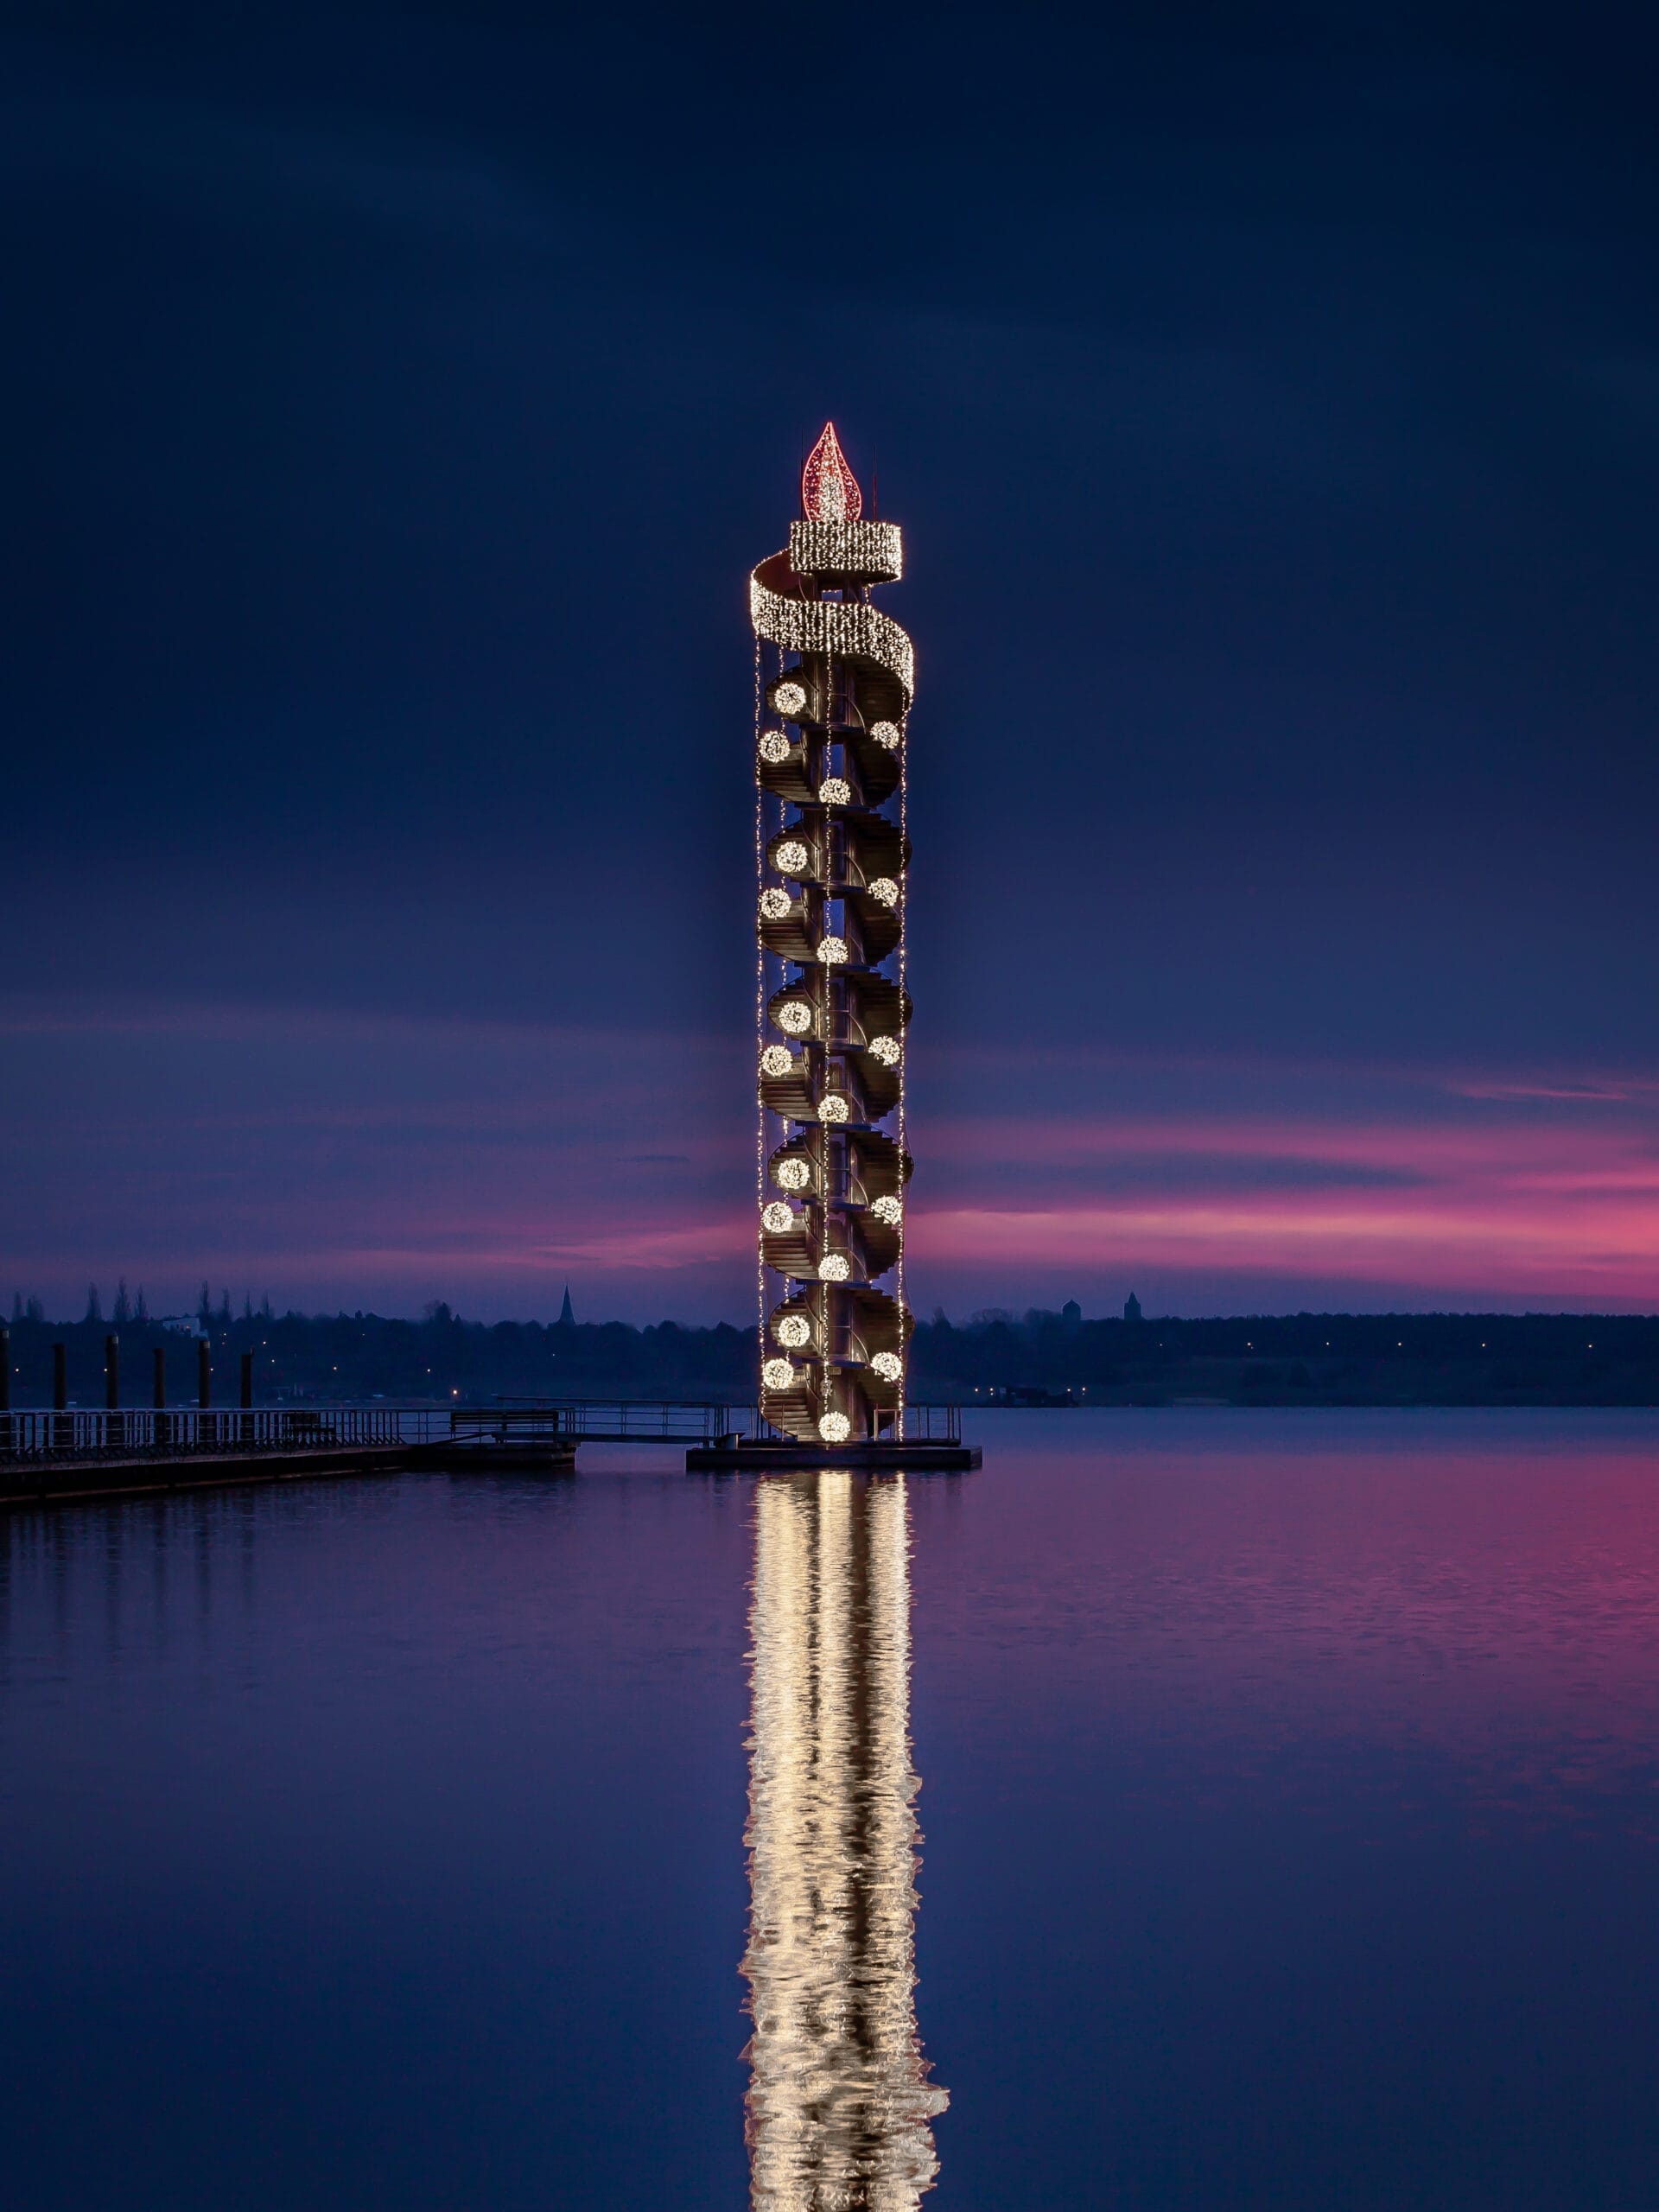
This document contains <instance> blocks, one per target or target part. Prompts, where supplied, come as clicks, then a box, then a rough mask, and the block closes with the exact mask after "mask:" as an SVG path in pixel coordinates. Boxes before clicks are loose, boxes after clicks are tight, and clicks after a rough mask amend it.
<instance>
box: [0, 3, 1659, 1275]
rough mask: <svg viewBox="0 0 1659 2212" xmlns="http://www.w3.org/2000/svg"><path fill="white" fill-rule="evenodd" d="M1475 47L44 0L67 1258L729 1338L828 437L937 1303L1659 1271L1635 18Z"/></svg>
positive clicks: (45, 450) (42, 231)
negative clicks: (765, 656)
mask: <svg viewBox="0 0 1659 2212" xmlns="http://www.w3.org/2000/svg"><path fill="white" fill-rule="evenodd" d="M31 16H32V22H31ZM1447 16H1448V11H1446V10H1440V9H1424V10H1407V9H1389V8H1373V9H1361V8H1351V9H1346V10H1311V9H1308V10H1225V11H1223V10H1217V11H1215V12H1214V13H1211V12H1210V11H1206V10H1198V9H1185V10H1183V9H1180V8H1175V9H1165V10H1160V11H1157V12H1156V13H1155V14H1154V13H1152V12H1150V11H1148V13H1147V15H1146V16H1145V17H1144V18H1141V17H1136V16H1130V15H1128V14H1122V15H1119V16H1105V17H1100V16H1085V15H1084V14H1083V13H1082V12H1078V13H1076V14H1073V13H1070V12H1059V11H1051V10H1019V11H1014V10H1009V11H1007V12H1006V13H1002V14H995V13H988V12H983V11H979V12H976V11H973V10H967V11H964V10H898V11H896V12H880V13H878V12H876V11H871V12H870V13H869V14H868V15H867V16H860V15H857V14H855V13H852V12H848V13H844V14H842V15H839V16H837V15H834V14H831V13H829V12H827V11H826V12H822V13H810V12H802V11H793V12H789V13H783V14H779V15H778V16H775V17H773V18H771V19H766V20H763V19H761V18H760V17H758V16H756V15H755V14H754V13H753V11H749V10H744V11H731V12H729V13H709V11H686V12H685V13H683V14H673V15H670V14H665V13H662V12H658V11H656V10H628V11H612V12H608V13H605V14H603V15H601V16H597V17H595V18H594V19H592V20H588V21H585V22H578V21H576V20H575V19H574V18H572V17H569V16H562V15H561V14H560V13H559V11H557V10H537V11H529V10H525V11H519V10H512V9H505V8H499V7H496V8H492V7H489V6H481V7H480V6H470V7H468V8H467V9H465V10H460V9H454V10H445V9H439V8H427V9H421V10H401V11H396V12H394V11H391V10H386V11H382V12H375V11H372V10H346V11H341V10H336V9H332V8H331V9H326V10H325V9H321V8H317V9H310V8H308V7H305V6H303V5H296V6H288V7H284V8H283V9H282V10H259V9H254V10H249V11H246V12H245V13H244V14H243V15H241V16H238V18H236V19H235V20H234V21H226V20H222V19H219V18H218V17H215V16H207V15H206V14H205V13H203V12H202V11H197V10H165V9H161V8H156V9H149V10H143V11H134V10H120V11H102V10H77V9H73V8H70V9H67V10H65V9H54V10H51V11H47V10H34V11H30V10H12V11H10V16H9V22H10V26H11V28H10V30H9V31H8V33H7V34H6V35H5V37H4V41H3V50H0V61H3V79H4V81H5V84H6V86H7V87H8V90H7V92H6V93H5V95H4V105H5V113H4V116H3V126H4V128H3V147H4V151H3V155H0V161H3V165H4V175H5V191H4V195H3V207H4V216H3V223H4V229H3V238H0V246H3V254H4V265H5V268H6V270H7V273H8V280H9V283H8V290H9V298H10V309H11V312H10V315H9V317H8V323H9V327H10V340H9V343H8V346H7V349H6V355H5V359H4V363H3V366H0V379H3V400H4V404H5V413H6V420H7V422H8V423H9V425H10V429H11V433H12V435H11V438H10V448H11V457H12V466H11V468H10V470H9V472H8V485H7V491H6V499H5V508H6V512H5V523H6V528H7V535H8V537H9V540H10V554H9V560H8V582H7V593H6V601H7V616H8V620H7V624H6V627H7V632H8V650H7V652H6V655H5V665H4V676H3V682H4V686H5V709H6V711H5V728H6V730H7V734H8V739H9V742H8V744H7V746H6V748H5V758H4V771H3V777H4V791H5V801H4V810H5V819H6V824H7V840H6V846H7V877H8V887H7V897H6V905H5V912H6V932H5V967H4V985H3V995H0V1022H3V1028H0V1055H3V1065H0V1075H3V1098H4V1105H3V1109H0V1111H3V1113H4V1116H5V1128H4V1129H3V1130H0V1137H3V1139H4V1141H5V1143H6V1147H7V1149H8V1150H9V1152H10V1154H11V1162H10V1166H9V1167H8V1169H7V1172H6V1174H5V1177H4V1180H3V1186H0V1262H5V1263H9V1265H10V1275H11V1277H12V1278H13V1279H15V1281H16V1287H20V1288H22V1290H24V1291H25V1292H29V1291H31V1290H36V1289H38V1290H39V1291H41V1293H42V1294H45V1295H47V1296H48V1300H49V1302H50V1301H53V1300H56V1301H57V1302H62V1300H64V1299H67V1297H68V1296H69V1295H70V1294H71V1292H72V1290H73V1291H76V1292H78V1291H79V1288H80V1287H81V1286H84V1283H85V1281H86V1277H87V1276H88V1274H94V1275H99V1276H101V1277H105V1278H108V1277H111V1276H112V1275H113V1274H115V1273H116V1272H117V1271H118V1270H122V1271H125V1272H127V1273H128V1274H131V1275H134V1276H145V1277H148V1278H149V1279H151V1280H152V1281H153V1282H154V1284H155V1286H156V1294H159V1295H160V1296H162V1298H163V1299H166V1298H168V1297H169V1296H170V1295H171V1294H172V1290H171V1288H170V1287H171V1286H176V1287H177V1290H178V1293H179V1294H180V1295H181V1296H182V1294H183V1292H184V1291H185V1290H186V1289H188V1288H192V1287H193V1286H194V1281H195V1279H196V1278H197V1277H198V1276H199V1275H200V1274H202V1273H204V1272H205V1273H208V1274H212V1276H213V1279H214V1281H215V1283H216V1284H217V1283H218V1281H219V1279H220V1278H221V1277H224V1278H225V1279H226V1281H228V1282H229V1283H230V1285H231V1286H232V1288H233V1289H234V1290H235V1291H236V1292H237V1294H238V1295H239V1294H240V1292H241V1290H242V1288H243V1287H251V1288H252V1289H253V1290H254V1293H255V1294H256V1295H257V1294H259V1293H260V1292H261V1291H262V1290H264V1289H265V1288H270V1291H271V1292H272V1294H273V1295H275V1296H276V1297H277V1300H278V1302H279V1303H286V1302H290V1301H291V1302H296V1303H302V1304H308V1305H309V1304H318V1303H325V1302H326V1303H328V1304H334V1303H344V1304H346V1305H357V1304H359V1303H365V1302H370V1301H371V1300H372V1301H373V1302H377V1303H379V1304H382V1305H391V1306H403V1307H404V1308H405V1309H407V1308H409V1307H411V1306H417V1305H418V1304H419V1303H420V1301H421V1300H422V1299H423V1298H424V1297H429V1296H438V1295H448V1296H451V1297H455V1298H458V1299H459V1300H460V1302H461V1304H462V1305H463V1306H466V1307H467V1308H468V1309H469V1310H473V1311H484V1312H519V1313H527V1312H538V1311H550V1310H553V1308H554V1307H555V1306H556V1300H557V1294H558V1290H559V1288H560V1287H561V1286H562V1284H563V1280H564V1278H565V1276H566V1275H567V1274H568V1275H569V1276H570V1277H571V1278H572V1279H573V1281H575V1283H576V1284H577V1285H578V1286H580V1287H581V1288H582V1293H583V1296H584V1298H585V1301H586V1303H587V1306H588V1309H589V1310H592V1311H601V1310H604V1311H610V1310H613V1311H618V1312H626V1313H633V1314H638V1315H640V1316H644V1315H645V1314H654V1313H659V1312H671V1313H682V1314H685V1315H688V1316H690V1315H692V1314H705V1313H716V1312H723V1313H733V1314H740V1313H742V1311H743V1310H744V1298H745V1293H744V1289H743V1281H744V1276H745V1272H746V1269H745V1264H744V1258H743V1255H744V1253H745V1251H746V1250H747V1249H748V1245H749V1239H750V1234H751V1231H750V1228H749V1224H748V1216H747V1160H748V1144H749V1122H748V1114H749V1105H748V1101H749V1096H750V1089H751V1060H752V1047H751V1042H750V1037H749V1032H748V1028H747V992H748V988H749V983H750V978H751V974H752V969H751V941H750V937H749V925H750V919H751V895H752V886H751V881H750V874H749V856H748V855H749V847H748V839H749V815H748V804H749V798H748V794H749V773H750V747H749V734H748V733H749V682H750V664H749V644H748V639H747V623H746V620H745V611H744V584H745V579H746V575H747V569H749V567H750V566H751V565H752V564H753V563H754V562H755V561H757V560H758V559H760V558H761V557H762V556H764V555H766V553H768V552H770V551H771V550H772V549H773V548H774V547H775V546H776V545H778V544H779V543H781V542H782V537H783V533H784V531H785V527H786V524H787V522H788V520H789V518H790V516H791V513H792V512H793V511H794V501H795V475H796V471H797V469H798V461H799V455H800V452H801V448H802V443H803V441H804V440H809V439H810V438H811V437H812V436H814V435H816V434H817V429H818V428H819V427H820V426H821V424H822V423H823V420H824V419H825V417H826V416H834V417H835V419H836V423H837V424H838V426H839V427H840V429H841V430H842V435H843V438H844V441H845V443H846V445H847V448H848V451H849V455H850V457H851V459H852V461H853V463H854V466H855V467H856V468H857V469H858V470H859V472H860V474H861V477H862V479H863V481H864V484H865V488H866V491H867V493H868V490H869V489H870V478H871V474H872V469H873V465H874V462H875V461H876V458H877V455H878V453H879V461H880V501H881V509H882V512H883V513H884V514H885V515H890V516H891V517H893V518H894V519H897V520H899V521H900V522H902V523H903V524H905V526H906V543H907V552H908V562H909V575H908V577H907V580H906V583H905V584H904V585H903V586H902V587H901V588H899V589H898V590H896V591H894V592H893V593H890V594H887V603H888V605H889V606H890V607H891V610H892V611H893V613H895V614H897V615H898V616H899V619H900V620H903V621H904V622H905V623H906V626H907V627H908V628H909V629H910V630H911V632H912V634H913V636H914V637H915V639H916V641H917V646H918V664H919V684H918V705H917V714H916V721H915V724H914V732H913V736H914V744H913V753H912V777H913V780H912V813H913V821H912V827H913V829H914V833H915V837H916V843H917V861H916V868H915V873H914V877H913V903H912V929H913V932H914V949H913V952H912V978H913V983H914V988H915V993H916V998H917V1004H918V1015H917V1026H916V1029H915V1032H914V1043H915V1049H914V1058H913V1072H914V1087H915V1113H914V1116H913V1122H912V1140H913V1142H914V1146H915V1149H916V1151H917V1154H918V1161H919V1163H920V1166H919V1173H918V1181H917V1184H916V1186H915V1206H914V1210H913V1214H912V1263H913V1264H912V1292H913V1294H914V1295H915V1297H916V1298H917V1300H918V1303H921V1304H923V1305H924V1306H925V1305H928V1304H931V1302H932V1301H933V1300H934V1299H935V1298H938V1299H943V1300H944V1301H945V1302H946V1303H947V1304H949V1305H950V1306H952V1307H953V1309H954V1308H957V1307H959V1306H971V1305H974V1304H978V1303H982V1302H985V1301H987V1300H995V1301H996V1302H999V1303H1006V1304H1011V1305H1021V1304H1024V1303H1027V1302H1029V1301H1030V1300H1043V1301H1045V1302H1047V1301H1050V1300H1058V1297H1060V1296H1063V1295H1065V1292H1066V1290H1067V1288H1075V1289H1076V1290H1077V1293H1078V1294H1079V1295H1081V1296H1083V1298H1084V1303H1085V1305H1086V1306H1090V1307H1091V1308H1092V1307H1094V1306H1098V1305H1100V1304H1103V1303H1106V1302H1109V1301H1110V1302H1116V1300H1119V1299H1121V1297H1122V1294H1123V1291H1124V1290H1125V1289H1126V1288H1128V1287H1130V1285H1131V1283H1133V1284H1135V1286H1136V1287H1139V1288H1140V1290H1141V1294H1142V1295H1143V1296H1147V1295H1150V1296H1151V1297H1152V1299H1153V1300H1154V1302H1155V1303H1157V1304H1160V1305H1167V1306H1171V1307H1173V1309H1175V1310H1178V1311H1195V1310H1217V1309H1218V1308H1219V1309H1231V1310H1238V1309H1239V1308H1241V1307H1243V1308H1245V1309H1249V1308H1253V1307H1261V1306H1269V1307H1270V1306H1282V1305H1298V1304H1333V1305H1355V1304H1359V1305H1365V1304H1373V1305H1374V1304H1378V1303H1386V1304H1412V1305H1423V1304H1429V1305H1433V1304H1443V1303H1447V1302H1452V1303H1459V1304H1469V1303H1483V1304H1488V1303H1490V1304H1512V1305H1523V1306H1537V1305H1575V1304H1579V1305H1581V1304H1589V1305H1611V1304H1634V1305H1640V1306H1652V1305H1654V1304H1655V1303H1656V1302H1659V1280H1656V1278H1659V1262H1656V1261H1655V1260H1654V1259H1653V1257H1652V1255H1653V1253H1654V1250H1655V1238H1656V1234H1659V1146H1656V1116H1655V1105H1656V1100H1659V992H1656V990H1655V988H1654V974H1653V971H1654V963H1655V955H1656V950H1659V944H1656V939H1659V890H1656V871H1655V867H1654V862H1653V858H1652V849H1653V845H1654V842H1655V824H1656V819H1659V748H1656V744H1655V734H1654V733H1655V725H1656V709H1659V669H1656V663H1655V648H1654V643H1653V628H1654V625H1653V612H1652V610H1653V606H1654V600H1655V583H1656V573H1655V572H1656V556H1655V550H1654V547H1655V536H1656V532H1655V514H1656V490H1659V342H1656V341H1659V333H1656V321H1659V315H1656V308H1659V302H1656V294H1655V283H1654V275H1653V271H1654V267H1655V249H1656V243H1659V240H1656V232H1659V219H1656V216H1659V210H1656V183H1659V156H1656V152H1655V137H1654V131H1653V128H1652V99H1651V91H1652V85H1653V81H1654V70H1653V63H1654V58H1655V57H1654V52H1653V46H1652V41H1651V38H1650V35H1649V29H1648V25H1647V22H1646V19H1645V17H1644V16H1642V15H1640V14H1638V12H1637V10H1634V9H1629V10H1602V11H1597V10H1590V11H1580V12H1578V13H1576V14H1574V15H1573V16H1572V17H1571V18H1570V19H1569V18H1568V17H1567V16H1566V15H1565V13H1557V14H1554V15H1552V16H1550V17H1549V18H1548V19H1543V18H1529V17H1527V16H1517V15H1516V14H1515V13H1514V12H1512V11H1500V10H1484V11H1479V12H1476V11H1472V10H1463V11H1456V13H1455V17H1454V19H1453V20H1452V21H1448V20H1447ZM11 1287H13V1286H12V1281H0V1293H6V1292H9V1291H10V1288H11Z"/></svg>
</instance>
